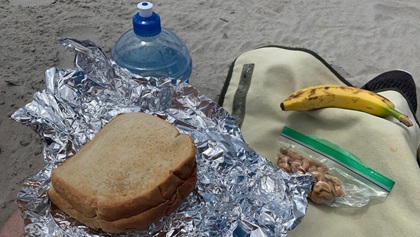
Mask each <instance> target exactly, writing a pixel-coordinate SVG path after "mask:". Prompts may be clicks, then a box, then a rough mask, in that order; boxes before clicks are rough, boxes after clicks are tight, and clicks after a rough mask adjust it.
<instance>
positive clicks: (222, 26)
mask: <svg viewBox="0 0 420 237" xmlns="http://www.w3.org/2000/svg"><path fill="white" fill-rule="evenodd" d="M136 3H137V1H121V0H111V1H98V0H93V1H90V0H80V1H70V0H56V1H54V0H36V1H35V0H33V1H32V0H0V37H1V40H0V111H1V113H0V115H1V116H0V131H1V133H0V134H1V140H0V165H1V168H0V181H1V183H0V226H1V225H2V224H3V223H4V222H5V221H6V219H7V218H8V216H9V215H10V214H11V213H12V212H13V211H14V210H15V209H16V202H15V197H16V194H17V192H18V190H19V188H20V185H21V183H22V181H23V180H24V179H26V178H27V177H28V176H31V175H34V174H36V173H37V171H38V170H39V169H40V168H41V167H42V166H43V159H42V144H41V141H40V139H39V138H38V137H37V135H36V134H35V133H34V132H33V131H32V130H31V129H30V128H27V127H25V126H23V125H21V124H18V123H17V122H14V121H12V120H10V118H9V117H10V115H11V114H12V113H13V112H14V111H16V110H17V109H18V108H20V107H22V106H24V105H25V104H26V103H28V102H30V101H31V100H32V95H33V93H34V92H35V91H40V90H42V89H43V88H44V82H43V77H44V72H45V70H46V69H48V68H50V67H54V66H58V67H66V68H68V67H71V65H72V60H73V54H71V53H68V52H64V51H63V49H62V47H61V46H59V45H58V44H57V43H56V41H55V40H56V38H57V37H62V36H66V37H74V38H78V39H90V40H92V41H94V42H96V43H97V44H98V45H100V46H101V47H102V48H103V49H104V50H105V51H106V52H110V50H111V47H112V45H113V43H114V42H115V41H116V40H117V38H118V37H119V35H121V34H122V33H123V32H124V31H126V30H128V29H129V28H130V27H131V22H130V20H131V16H132V15H133V14H134V13H135V11H136V9H135V5H136ZM152 3H154V5H155V7H154V10H155V11H156V12H157V13H158V14H159V15H160V16H161V18H162V24H163V26H164V27H166V28H168V29H170V30H173V31H175V32H176V33H177V34H178V35H179V36H180V37H181V38H182V39H184V41H185V42H186V44H187V46H188V48H189V50H190V53H191V56H192V59H193V64H194V68H193V73H192V77H191V79H190V83H191V84H192V85H194V86H195V87H197V88H198V89H199V90H200V91H201V92H202V93H204V94H206V95H207V96H209V97H210V98H212V99H214V100H216V101H217V99H218V97H219V94H220V91H221V88H222V86H223V82H224V80H225V77H226V74H227V72H228V67H229V65H230V63H231V62H232V61H233V60H234V59H235V58H236V57H237V56H239V55H240V54H241V53H243V52H245V51H247V50H251V49H254V48H257V47H260V46H264V45H272V44H275V45H282V46H292V47H304V48H307V49H310V50H313V51H315V52H316V53H318V54H319V55H320V56H321V57H323V58H324V59H325V60H326V61H327V62H329V63H330V64H331V65H332V66H333V67H334V68H335V69H336V70H337V71H338V72H339V73H340V74H341V75H342V76H344V77H345V78H346V79H347V80H348V81H350V82H352V83H354V85H356V86H361V85H363V84H364V83H366V82H367V81H368V80H370V79H371V78H373V77H375V76H376V75H378V74H380V73H382V72H385V71H388V70H393V69H403V70H406V71H408V72H410V73H411V74H412V75H413V77H414V79H415V80H416V83H417V84H418V85H420V70H419V65H420V1H418V0H406V1H398V0H372V1H366V0H353V1H344V0H342V1H338V0H325V1H306V0H287V1H280V0H260V1H249V0H232V1H223V0H185V1H179V0H167V1H158V0H155V1H152ZM417 91H418V92H417V93H419V87H418V88H417Z"/></svg>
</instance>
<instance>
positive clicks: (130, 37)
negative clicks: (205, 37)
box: [111, 2, 192, 82]
mask: <svg viewBox="0 0 420 237" xmlns="http://www.w3.org/2000/svg"><path fill="white" fill-rule="evenodd" d="M137 6H138V8H139V12H138V13H137V14H136V15H134V16H133V28H132V29H131V30H129V31H127V32H125V33H124V34H123V35H122V36H121V37H120V38H119V39H118V40H117V41H116V43H115V45H114V46H113V48H112V52H111V58H112V59H113V60H114V61H115V62H116V63H117V64H118V65H119V66H121V67H124V68H127V69H128V70H130V71H131V72H133V73H135V74H138V75H140V76H144V77H148V76H153V77H157V78H161V77H171V78H173V79H174V80H176V79H179V80H181V81H184V82H188V81H189V78H190V75H191V71H192V60H191V57H190V54H189V52H188V49H187V47H186V45H185V43H184V42H183V41H182V40H181V39H180V38H179V37H178V36H177V35H176V34H174V33H173V32H171V31H170V30H167V29H164V28H162V27H161V25H160V17H159V15H157V14H156V13H155V12H153V11H152V7H153V5H152V4H151V3H149V2H141V3H139V4H138V5H137Z"/></svg>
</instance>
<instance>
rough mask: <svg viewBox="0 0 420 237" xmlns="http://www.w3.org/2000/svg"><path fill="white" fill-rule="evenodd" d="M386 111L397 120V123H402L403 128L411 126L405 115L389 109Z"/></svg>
mask: <svg viewBox="0 0 420 237" xmlns="http://www.w3.org/2000/svg"><path fill="white" fill-rule="evenodd" d="M388 111H389V113H390V114H391V116H392V117H394V118H396V119H398V121H400V122H401V123H403V124H404V125H405V126H407V127H411V126H413V123H412V122H411V120H410V118H409V117H408V116H407V115H405V114H403V113H401V112H399V111H397V110H395V109H393V108H391V107H390V108H389V109H388Z"/></svg>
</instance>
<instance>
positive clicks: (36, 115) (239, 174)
mask: <svg viewBox="0 0 420 237" xmlns="http://www.w3.org/2000/svg"><path fill="white" fill-rule="evenodd" d="M58 42H59V43H60V44H61V45H63V46H64V47H65V48H66V49H68V50H70V51H73V52H75V61H74V68H72V69H59V68H51V69H49V70H47V71H46V73H45V84H46V88H45V89H44V90H43V91H41V92H36V93H35V94H34V97H33V101H32V102H30V103H29V104H27V105H26V106H25V107H23V108H21V109H19V110H18V111H16V112H15V113H14V114H13V115H12V118H13V119H14V120H16V121H18V122H20V123H22V124H25V125H27V126H30V127H32V128H33V129H34V131H35V132H36V133H38V134H39V135H40V137H41V139H42V140H43V144H44V160H45V163H46V165H45V167H44V168H43V169H42V170H41V171H39V173H37V174H36V175H35V176H33V177H30V178H28V179H27V180H26V181H25V182H24V184H23V186H22V188H21V189H20V192H19V193H18V197H17V200H18V206H19V208H20V209H21V211H22V216H23V218H24V220H25V224H26V225H25V235H27V236H237V237H241V236H255V237H257V236H258V237H264V236H286V235H287V231H288V230H291V229H293V228H295V227H296V226H297V225H298V224H299V223H300V221H301V219H302V218H303V217H304V215H305V212H306V208H307V199H306V196H307V193H308V191H309V189H310V186H311V181H312V178H311V177H310V176H309V175H289V174H287V173H285V172H283V171H281V170H278V169H276V168H274V167H273V166H272V165H271V163H270V161H269V160H267V159H265V158H264V157H261V156H260V155H258V154H257V153H255V152H254V151H253V150H252V149H251V148H250V147H248V145H247V144H246V143H245V142H244V140H243V137H242V135H241V131H240V129H239V128H238V126H237V125H236V123H235V119H234V118H233V117H232V116H231V115H230V114H229V113H227V112H226V111H225V110H224V109H223V108H222V107H220V106H219V105H217V104H216V103H215V102H214V101H212V100H210V99H209V98H208V97H206V96H204V95H203V94H201V93H200V92H199V91H198V90H197V89H195V88H194V87H193V86H191V85H189V84H186V83H183V82H180V81H176V80H174V79H171V78H160V79H157V78H153V77H150V78H143V77H139V76H136V75H133V74H131V73H130V72H128V71H127V70H125V69H122V68H120V67H118V66H117V65H115V63H114V62H113V61H112V60H110V59H109V58H108V56H107V55H106V54H105V53H104V52H103V51H102V49H101V48H100V47H98V46H97V45H95V44H94V43H93V42H91V41H89V40H85V41H78V40H76V39H69V38H60V39H58ZM138 111H141V112H145V113H149V114H153V115H156V116H159V117H161V118H163V119H165V120H167V121H169V122H171V123H172V124H174V125H175V126H176V127H177V128H178V129H179V130H180V132H181V133H188V134H190V135H191V136H192V138H193V140H194V141H195V144H196V151H197V157H196V158H197V163H198V182H197V186H196V189H195V190H194V191H193V192H192V193H191V194H190V195H189V197H188V198H187V200H186V201H185V202H184V203H183V204H182V205H181V207H180V208H179V209H178V210H177V211H175V212H174V213H172V214H171V215H170V216H168V217H164V218H162V219H161V220H160V221H158V222H156V223H154V224H153V225H151V226H150V228H149V230H147V231H137V232H132V233H126V234H119V235H115V234H114V235H112V234H109V233H105V232H101V231H97V230H93V229H91V228H88V227H86V226H84V225H83V224H81V223H79V222H77V221H76V220H74V219H72V218H71V217H69V216H68V215H67V214H65V213H64V212H62V211H61V210H59V209H58V208H56V207H55V206H54V205H52V204H51V203H50V201H49V199H48V195H47V190H48V188H49V187H50V175H51V171H52V170H53V169H54V168H55V167H56V166H57V164H59V163H61V162H63V161H64V160H65V159H66V158H68V157H71V156H72V155H73V154H75V153H76V152H77V151H78V150H79V149H80V148H81V147H82V146H83V145H84V144H85V143H86V142H88V141H89V140H91V139H92V138H93V137H94V136H95V134H96V133H97V132H98V131H99V130H100V129H101V127H102V126H104V125H105V124H106V123H107V122H109V121H110V120H111V119H112V118H114V117H115V116H116V115H118V114H120V113H130V112H138Z"/></svg>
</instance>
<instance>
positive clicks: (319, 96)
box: [280, 85, 413, 127]
mask: <svg viewBox="0 0 420 237" xmlns="http://www.w3.org/2000/svg"><path fill="white" fill-rule="evenodd" d="M280 107H281V109H282V110H284V111H307V110H313V109H320V108H328V107H332V108H341V109H350V110H357V111H362V112H365V113H369V114H372V115H375V116H379V117H388V116H392V117H394V118H396V119H398V120H399V121H400V122H401V123H403V124H405V125H406V126H407V127H410V126H412V125H413V123H412V122H411V121H410V119H409V118H408V116H407V115H405V114H402V113H401V112H399V111H397V110H395V105H394V104H393V103H392V102H391V101H390V100H388V99H387V98H385V97H383V96H381V95H379V94H376V93H374V92H372V91H368V90H364V89H360V88H356V87H351V86H339V85H318V86H311V87H307V88H304V89H301V90H298V91H296V92H294V93H293V94H291V95H290V96H289V97H288V98H287V99H285V100H284V101H283V102H282V103H281V104H280Z"/></svg>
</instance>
